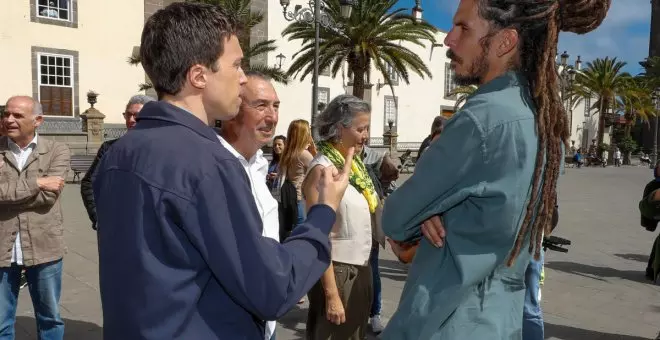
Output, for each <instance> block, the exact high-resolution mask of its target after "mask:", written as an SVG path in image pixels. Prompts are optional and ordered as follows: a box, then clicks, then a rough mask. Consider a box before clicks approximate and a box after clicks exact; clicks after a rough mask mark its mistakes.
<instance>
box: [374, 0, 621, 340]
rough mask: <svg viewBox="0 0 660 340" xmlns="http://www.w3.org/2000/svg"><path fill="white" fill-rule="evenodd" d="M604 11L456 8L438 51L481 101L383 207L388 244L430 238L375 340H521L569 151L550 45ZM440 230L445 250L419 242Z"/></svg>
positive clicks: (549, 6) (583, 29) (519, 5)
mask: <svg viewBox="0 0 660 340" xmlns="http://www.w3.org/2000/svg"><path fill="white" fill-rule="evenodd" d="M610 1H611V0H516V1H513V0H461V2H460V5H459V8H458V10H457V12H456V14H455V16H454V20H453V24H454V25H453V27H452V30H451V31H450V32H449V33H448V34H447V37H446V38H445V45H446V46H448V47H449V51H448V56H449V58H451V60H452V62H451V65H452V67H453V68H454V70H455V74H456V79H455V80H456V81H457V83H459V84H460V85H468V84H477V85H479V89H478V90H477V91H476V92H475V93H474V94H473V95H472V96H471V97H470V98H469V99H468V101H467V102H466V103H465V105H464V106H463V107H462V109H461V110H460V111H459V112H458V113H456V114H455V115H454V116H453V117H452V118H451V119H450V120H449V121H448V122H447V124H446V126H445V128H444V130H443V133H442V134H441V135H440V137H439V138H438V140H437V141H436V142H434V143H432V144H431V146H429V148H428V149H427V150H426V151H425V153H424V157H422V158H420V160H419V162H418V163H417V165H416V168H415V173H414V174H413V176H412V177H411V178H410V179H409V180H408V181H406V182H405V183H404V184H403V185H402V186H401V187H400V188H399V189H397V190H396V191H394V192H393V193H392V194H391V195H390V196H389V198H388V199H387V200H386V201H385V207H384V212H383V218H382V220H383V229H384V231H385V233H386V234H387V235H388V236H389V237H390V238H391V239H392V240H394V242H413V241H416V240H418V239H419V238H421V236H422V234H424V235H426V236H427V238H425V240H422V241H421V242H420V245H419V248H418V249H417V251H416V255H415V257H414V260H413V262H412V266H411V267H410V270H409V273H408V279H407V282H406V285H405V287H404V290H403V293H402V295H401V300H400V302H399V307H398V310H397V311H396V313H395V314H394V315H393V317H392V319H391V320H390V322H389V324H388V325H387V327H386V328H385V330H384V331H383V333H382V336H381V338H382V339H385V340H389V339H392V340H394V339H396V340H410V339H415V340H416V339H420V340H421V339H423V340H428V339H443V340H445V339H449V340H452V339H456V340H464V339H489V340H491V339H521V337H522V331H521V328H522V315H523V301H524V296H525V284H524V279H525V269H526V268H527V266H528V264H529V263H530V260H531V258H532V256H534V257H535V258H537V259H538V258H539V255H540V251H541V246H540V245H541V241H542V238H543V234H544V233H547V231H549V227H550V219H551V216H552V214H553V210H554V209H555V204H554V203H555V194H556V184H557V178H558V176H559V170H560V166H561V160H562V159H563V150H564V148H565V147H566V143H567V140H568V126H567V125H568V124H567V118H566V114H565V112H564V109H563V107H562V104H561V100H560V96H559V93H558V92H559V79H558V74H557V69H556V65H555V56H556V51H557V40H558V35H559V32H560V31H570V32H574V33H578V34H583V33H587V32H589V31H592V30H593V29H595V28H596V27H598V26H599V25H600V23H601V22H602V20H603V19H604V18H605V15H606V14H607V11H608V9H609V6H610ZM422 224H424V226H421V225H422ZM438 224H442V226H443V227H444V228H441V229H442V233H443V235H441V236H444V239H443V241H442V242H437V243H436V244H433V243H435V242H433V243H432V242H428V241H426V240H428V238H429V233H430V231H429V230H431V231H432V230H434V229H433V228H428V226H429V225H431V226H433V225H438ZM397 244H398V243H394V246H393V249H394V251H395V252H398V250H399V249H400V248H399V247H398V246H397Z"/></svg>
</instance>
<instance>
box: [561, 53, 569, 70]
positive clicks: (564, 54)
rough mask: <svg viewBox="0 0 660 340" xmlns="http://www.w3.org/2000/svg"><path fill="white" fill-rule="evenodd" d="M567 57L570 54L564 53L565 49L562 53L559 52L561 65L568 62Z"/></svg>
mask: <svg viewBox="0 0 660 340" xmlns="http://www.w3.org/2000/svg"><path fill="white" fill-rule="evenodd" d="M568 57H570V56H569V55H568V53H566V51H564V53H562V54H561V57H560V58H561V65H562V66H566V64H568Z"/></svg>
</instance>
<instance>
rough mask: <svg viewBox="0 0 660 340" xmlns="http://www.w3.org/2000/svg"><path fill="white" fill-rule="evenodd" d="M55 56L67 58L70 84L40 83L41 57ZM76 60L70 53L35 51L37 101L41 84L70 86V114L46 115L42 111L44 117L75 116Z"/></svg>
mask: <svg viewBox="0 0 660 340" xmlns="http://www.w3.org/2000/svg"><path fill="white" fill-rule="evenodd" d="M42 56H43V57H56V58H66V59H69V70H70V72H71V73H70V78H71V81H70V85H68V86H67V85H50V84H42V83H41V75H42V74H41V66H42V64H41V57H42ZM75 61H76V59H75V57H74V56H73V55H70V54H56V53H46V52H38V53H37V65H36V66H37V93H38V95H39V97H38V99H39V102H41V86H53V87H68V88H71V114H70V115H61V116H60V115H47V114H45V113H44V117H59V118H72V117H74V116H75V98H76V95H75V93H76V92H75V91H76V87H75V79H74V77H75V72H74V67H73V65H74V62H75Z"/></svg>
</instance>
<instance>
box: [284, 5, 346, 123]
mask: <svg viewBox="0 0 660 340" xmlns="http://www.w3.org/2000/svg"><path fill="white" fill-rule="evenodd" d="M322 1H323V0H316V1H315V0H309V1H308V3H307V5H308V7H307V8H303V6H302V5H296V6H295V7H294V9H293V12H291V11H287V8H288V7H289V5H290V4H291V1H290V0H280V5H282V13H283V14H284V19H286V20H287V21H294V20H295V21H297V22H302V23H307V24H312V23H313V24H314V31H315V32H314V73H313V74H312V120H311V122H312V123H314V118H315V117H316V113H317V109H318V103H319V41H320V38H319V32H320V26H323V27H324V28H325V29H328V30H331V31H335V32H337V31H339V30H340V29H341V28H342V27H343V25H341V24H340V23H336V22H334V20H332V18H331V17H330V16H329V15H328V14H327V13H322V12H321V2H322ZM356 1H357V0H339V5H340V6H341V7H340V13H341V16H342V17H343V18H344V19H349V18H350V17H351V12H352V9H353V6H354V5H355V4H356Z"/></svg>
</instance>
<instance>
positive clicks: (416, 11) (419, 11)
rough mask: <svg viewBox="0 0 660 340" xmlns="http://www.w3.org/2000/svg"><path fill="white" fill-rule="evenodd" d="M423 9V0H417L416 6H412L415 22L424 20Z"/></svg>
mask: <svg viewBox="0 0 660 340" xmlns="http://www.w3.org/2000/svg"><path fill="white" fill-rule="evenodd" d="M422 12H424V10H423V9H422V5H421V0H415V7H413V8H412V16H413V18H415V22H422Z"/></svg>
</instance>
